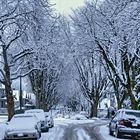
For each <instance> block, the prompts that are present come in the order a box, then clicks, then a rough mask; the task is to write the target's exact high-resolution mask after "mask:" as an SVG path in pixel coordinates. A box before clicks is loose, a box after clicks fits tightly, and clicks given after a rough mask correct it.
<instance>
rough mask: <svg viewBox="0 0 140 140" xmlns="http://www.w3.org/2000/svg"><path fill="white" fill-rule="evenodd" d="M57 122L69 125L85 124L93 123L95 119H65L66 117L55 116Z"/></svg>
mask: <svg viewBox="0 0 140 140" xmlns="http://www.w3.org/2000/svg"><path fill="white" fill-rule="evenodd" d="M54 121H55V124H57V125H58V124H63V125H69V124H84V123H93V122H94V121H95V120H94V119H93V120H87V119H86V120H71V119H65V118H55V119H54Z"/></svg>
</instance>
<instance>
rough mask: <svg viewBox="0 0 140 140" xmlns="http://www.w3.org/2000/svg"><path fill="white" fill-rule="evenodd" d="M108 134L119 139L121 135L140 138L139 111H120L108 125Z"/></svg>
mask: <svg viewBox="0 0 140 140" xmlns="http://www.w3.org/2000/svg"><path fill="white" fill-rule="evenodd" d="M109 134H110V135H113V134H114V135H115V137H117V138H119V137H121V136H122V135H125V134H127V135H131V136H134V137H135V136H140V111H138V110H129V109H120V110H118V111H117V112H116V114H115V115H114V117H113V118H112V120H111V121H110V123H109Z"/></svg>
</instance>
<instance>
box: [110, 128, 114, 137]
mask: <svg viewBox="0 0 140 140" xmlns="http://www.w3.org/2000/svg"><path fill="white" fill-rule="evenodd" d="M109 135H111V136H113V131H112V130H111V128H110V127H109Z"/></svg>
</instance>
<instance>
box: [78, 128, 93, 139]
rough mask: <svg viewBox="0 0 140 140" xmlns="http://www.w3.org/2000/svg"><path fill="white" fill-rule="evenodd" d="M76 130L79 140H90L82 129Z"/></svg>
mask: <svg viewBox="0 0 140 140" xmlns="http://www.w3.org/2000/svg"><path fill="white" fill-rule="evenodd" d="M76 130H77V136H78V139H79V140H91V138H90V136H89V135H88V134H86V132H85V131H84V130H83V129H76Z"/></svg>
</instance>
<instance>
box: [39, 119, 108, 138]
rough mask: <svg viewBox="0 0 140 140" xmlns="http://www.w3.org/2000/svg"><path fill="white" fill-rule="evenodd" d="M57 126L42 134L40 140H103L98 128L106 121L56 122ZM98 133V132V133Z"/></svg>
mask: <svg viewBox="0 0 140 140" xmlns="http://www.w3.org/2000/svg"><path fill="white" fill-rule="evenodd" d="M55 122H56V125H55V127H54V128H52V129H50V130H49V132H48V133H44V134H42V137H41V138H40V140H46V139H48V140H55V139H57V140H102V139H103V138H102V137H101V136H100V135H99V134H98V132H99V131H98V129H97V128H96V126H98V125H101V124H106V121H99V120H97V121H95V120H65V119H64V120H63V119H62V120H55ZM97 131H98V132H97Z"/></svg>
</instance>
